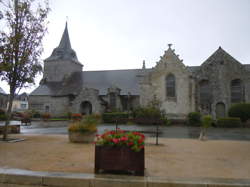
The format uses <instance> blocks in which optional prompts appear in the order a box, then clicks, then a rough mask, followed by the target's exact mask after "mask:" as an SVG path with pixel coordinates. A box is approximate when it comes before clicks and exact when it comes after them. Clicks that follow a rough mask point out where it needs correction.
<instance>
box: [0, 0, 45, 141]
mask: <svg viewBox="0 0 250 187" xmlns="http://www.w3.org/2000/svg"><path fill="white" fill-rule="evenodd" d="M41 2H42V1H36V0H18V1H13V0H6V1H0V7H1V10H0V18H1V19H0V21H2V22H0V25H4V27H0V78H1V81H6V82H7V84H8V85H9V88H10V95H9V97H8V98H9V99H8V102H9V105H8V109H7V111H8V112H7V116H11V107H12V104H13V99H14V96H15V94H16V93H17V92H18V91H19V90H20V89H22V88H24V87H26V86H28V85H29V84H32V83H34V82H35V77H36V75H37V74H38V73H40V72H42V66H41V60H40V56H41V54H42V52H43V46H42V39H43V37H44V35H45V33H46V31H47V27H46V25H47V21H46V18H47V14H48V12H49V7H48V1H45V2H43V3H41ZM43 5H44V6H43ZM8 121H9V118H8V119H7V120H6V124H8ZM7 134H8V132H7V128H6V130H5V131H4V136H3V139H4V140H6V139H7Z"/></svg>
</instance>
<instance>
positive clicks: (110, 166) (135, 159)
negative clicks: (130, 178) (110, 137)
mask: <svg viewBox="0 0 250 187" xmlns="http://www.w3.org/2000/svg"><path fill="white" fill-rule="evenodd" d="M144 168H145V161H144V149H142V150H141V151H139V152H134V151H133V150H131V149H130V148H129V147H125V146H124V147H114V146H95V173H111V174H131V175H137V176H144Z"/></svg>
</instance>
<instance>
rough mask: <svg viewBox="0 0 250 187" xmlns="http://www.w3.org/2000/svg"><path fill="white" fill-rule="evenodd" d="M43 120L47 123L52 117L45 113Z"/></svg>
mask: <svg viewBox="0 0 250 187" xmlns="http://www.w3.org/2000/svg"><path fill="white" fill-rule="evenodd" d="M42 118H43V120H44V121H47V120H49V119H50V118H51V115H50V114H49V113H44V114H42Z"/></svg>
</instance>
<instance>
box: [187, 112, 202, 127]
mask: <svg viewBox="0 0 250 187" xmlns="http://www.w3.org/2000/svg"><path fill="white" fill-rule="evenodd" d="M187 124H188V125H190V126H201V124H202V123H201V114H200V113H199V112H190V113H189V114H188V116H187Z"/></svg>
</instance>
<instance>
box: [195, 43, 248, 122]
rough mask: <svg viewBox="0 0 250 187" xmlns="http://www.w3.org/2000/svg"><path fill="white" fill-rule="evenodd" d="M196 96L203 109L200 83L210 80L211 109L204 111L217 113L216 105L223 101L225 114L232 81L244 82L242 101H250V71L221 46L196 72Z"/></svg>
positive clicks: (229, 103) (214, 114)
mask: <svg viewBox="0 0 250 187" xmlns="http://www.w3.org/2000/svg"><path fill="white" fill-rule="evenodd" d="M195 76H196V88H197V89H196V98H197V105H198V109H200V110H202V106H201V103H200V90H199V83H200V82H201V81H203V80H207V81H208V82H209V88H210V89H209V90H210V92H211V102H210V105H211V106H210V107H211V109H210V111H204V112H207V113H210V114H212V116H213V117H214V118H215V117H218V116H217V115H216V106H217V104H219V103H221V104H222V105H223V104H224V105H225V115H227V111H228V109H229V107H230V106H231V105H232V104H233V103H231V81H232V80H235V79H240V80H241V81H242V83H243V87H244V90H243V92H244V93H243V94H244V98H243V101H242V102H249V93H250V92H249V91H250V86H249V85H250V81H249V80H250V79H249V77H250V72H248V71H246V70H245V68H244V66H243V65H242V64H240V63H239V62H238V61H237V60H235V59H234V58H233V57H231V56H230V55H229V54H227V53H226V52H225V51H224V50H223V49H221V48H219V49H218V50H217V51H216V52H215V53H214V54H213V55H212V56H211V57H209V58H208V59H207V60H206V61H205V62H204V63H203V64H202V65H201V67H200V70H199V71H198V72H197V73H196V75H195Z"/></svg>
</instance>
